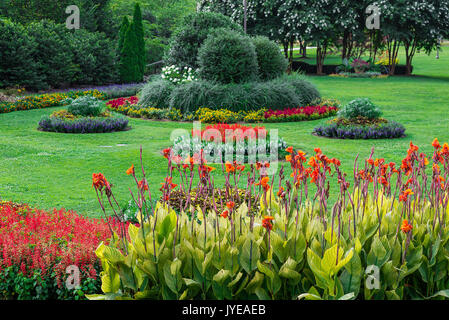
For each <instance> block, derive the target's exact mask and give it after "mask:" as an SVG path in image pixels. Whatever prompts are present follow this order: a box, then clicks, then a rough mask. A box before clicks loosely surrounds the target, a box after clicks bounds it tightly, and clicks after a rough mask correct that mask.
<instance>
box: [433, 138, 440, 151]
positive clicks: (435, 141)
mask: <svg viewBox="0 0 449 320" xmlns="http://www.w3.org/2000/svg"><path fill="white" fill-rule="evenodd" d="M432 146H433V147H434V148H435V149H436V150H439V149H440V148H441V145H440V142H439V141H438V139H437V138H435V140H433V142H432Z"/></svg>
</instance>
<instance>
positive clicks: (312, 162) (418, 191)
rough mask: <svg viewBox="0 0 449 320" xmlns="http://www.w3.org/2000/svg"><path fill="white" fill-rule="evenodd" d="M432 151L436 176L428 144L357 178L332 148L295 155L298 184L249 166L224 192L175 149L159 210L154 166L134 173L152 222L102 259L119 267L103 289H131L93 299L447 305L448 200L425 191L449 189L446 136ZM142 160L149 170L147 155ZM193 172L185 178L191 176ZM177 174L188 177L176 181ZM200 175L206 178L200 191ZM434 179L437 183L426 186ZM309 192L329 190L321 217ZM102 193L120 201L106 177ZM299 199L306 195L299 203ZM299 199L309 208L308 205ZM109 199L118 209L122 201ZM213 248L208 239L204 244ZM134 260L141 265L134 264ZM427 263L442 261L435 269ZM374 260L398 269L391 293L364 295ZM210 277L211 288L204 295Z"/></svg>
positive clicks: (392, 272) (104, 251) (105, 250)
mask: <svg viewBox="0 0 449 320" xmlns="http://www.w3.org/2000/svg"><path fill="white" fill-rule="evenodd" d="M432 145H433V148H434V154H433V160H432V161H433V169H432V170H433V174H431V175H427V173H426V170H425V169H426V167H427V166H429V165H430V161H431V160H429V159H430V158H427V156H426V155H425V154H424V153H419V152H418V150H419V147H418V146H416V145H414V144H413V143H410V148H409V149H408V150H407V156H406V157H405V158H404V159H403V160H402V165H401V166H400V168H399V167H398V168H396V164H395V163H394V162H388V161H387V160H386V159H383V158H382V159H378V158H373V153H371V155H370V156H369V158H367V159H365V160H361V168H364V169H359V166H358V165H357V164H358V160H357V159H356V161H355V163H356V165H357V166H356V168H357V170H355V171H354V175H353V176H352V177H350V178H349V177H348V176H346V175H345V174H343V172H342V171H341V170H340V166H341V162H340V161H339V160H338V159H336V158H330V157H328V156H326V155H324V154H323V153H322V151H321V149H320V148H316V149H315V151H314V155H309V156H310V159H309V160H307V158H306V156H307V154H306V153H305V152H303V151H301V150H295V149H294V148H292V147H289V148H287V149H286V151H287V153H288V154H289V155H288V156H287V161H288V162H289V165H290V166H291V167H292V170H293V173H292V175H291V176H290V177H286V176H284V174H283V171H282V170H281V171H280V172H279V173H278V174H276V175H273V176H272V177H270V176H269V175H267V173H266V171H263V170H262V168H263V165H258V166H251V167H250V168H245V167H243V168H241V165H238V164H231V163H227V164H226V166H223V168H222V171H221V172H222V173H221V174H223V175H224V176H226V177H227V179H225V182H224V186H223V187H221V186H219V185H217V184H215V183H214V177H215V178H216V175H215V173H214V171H215V170H214V169H213V167H210V166H209V165H208V164H206V163H205V162H204V161H202V160H199V161H197V162H195V163H193V162H190V161H187V162H184V161H183V160H188V159H189V158H187V159H181V161H179V162H178V161H177V160H176V159H177V157H178V156H177V155H176V154H173V153H172V152H171V151H170V150H167V152H166V154H165V155H166V157H167V158H168V159H169V160H170V161H169V162H168V166H169V168H168V172H169V174H168V175H167V176H166V177H165V179H164V180H163V181H162V182H161V188H160V189H161V192H162V197H161V199H160V202H159V203H158V204H157V205H153V204H152V203H151V201H149V200H148V197H147V195H146V193H147V191H148V193H149V197H150V199H151V192H150V191H149V188H148V180H147V178H146V175H145V170H143V169H142V170H141V171H140V170H139V171H138V172H137V170H135V169H134V165H133V166H131V167H130V168H129V169H128V170H127V172H126V173H127V174H128V175H130V176H131V179H132V180H134V181H135V183H136V188H137V192H136V193H134V194H133V201H134V202H135V205H136V207H137V208H138V210H137V211H138V212H139V216H138V219H139V221H143V223H142V224H141V225H140V226H138V227H136V226H134V225H129V227H128V228H129V229H128V234H129V239H124V241H119V242H116V243H115V245H107V244H102V245H101V246H100V247H99V248H98V249H97V251H96V253H97V256H98V257H99V259H101V261H102V262H103V263H107V264H108V266H110V267H109V268H107V269H106V270H104V274H105V275H107V277H105V279H104V280H103V284H105V283H106V281H109V280H106V279H115V278H120V279H121V280H122V283H123V284H124V286H125V287H126V288H127V290H125V291H123V290H121V289H120V287H119V282H118V280H117V283H116V285H112V286H103V287H102V289H103V293H102V294H93V295H87V297H88V298H89V299H94V300H103V299H107V298H108V297H111V296H112V295H113V296H114V297H115V298H133V299H146V298H151V299H180V298H188V299H205V298H208V299H296V298H299V299H304V298H305V299H312V300H316V299H355V298H364V299H393V298H396V299H413V298H420V299H423V298H424V299H428V298H436V297H445V296H446V293H445V292H446V291H445V289H444V288H445V285H444V281H441V280H442V279H444V275H442V274H440V275H439V277H438V279H439V280H437V279H435V280H433V281H432V283H433V285H434V286H435V287H432V288H430V287H429V285H430V284H429V278H428V275H430V274H432V273H433V272H435V269H436V268H439V270H440V271H439V272H442V273H443V274H446V273H447V268H442V269H441V267H440V266H441V265H446V264H447V261H446V258H445V257H444V254H443V253H444V251H445V249H444V246H434V245H433V244H432V243H433V241H437V242H438V241H439V240H438V239H439V237H440V236H443V237H444V238H446V237H447V235H445V233H446V231H445V230H446V228H444V227H443V225H442V224H443V223H444V221H446V220H445V219H446V218H445V219H444V220H442V219H437V216H438V211H439V210H441V209H442V208H443V206H444V203H441V202H440V200H441V199H444V198H441V199H440V198H438V199H434V202H433V200H432V199H430V200H429V199H427V198H425V197H423V195H424V194H427V193H428V192H430V193H432V194H435V195H440V194H441V193H440V190H447V189H448V187H449V182H446V181H445V179H444V178H442V176H441V175H444V174H447V172H446V171H447V168H448V166H447V163H448V162H449V146H448V145H447V144H444V145H443V146H441V144H440V143H439V142H438V140H437V139H435V140H434V141H433V143H432ZM140 161H141V163H143V162H142V161H143V159H142V152H141V160H140ZM183 163H185V165H182V164H183ZM439 163H441V164H444V169H443V167H441V169H440V167H439V166H438V164H439ZM359 164H360V163H359ZM181 166H183V167H184V169H183V170H179V168H181ZM176 168H178V169H176ZM173 169H175V170H176V171H178V172H179V177H178V178H176V180H175V176H172V173H173ZM245 170H249V174H248V175H247V176H246V175H245V174H242V172H243V171H245ZM443 171H444V172H443ZM417 172H420V173H421V174H420V176H418V175H416V173H417ZM197 174H198V175H199V177H200V180H199V182H198V184H197V187H194V184H193V181H194V180H195V175H197ZM219 174H220V173H219ZM219 174H218V175H219ZM329 174H335V175H336V176H338V182H337V183H338V185H339V190H340V195H341V197H340V198H339V200H338V201H337V204H336V205H335V206H334V208H333V210H334V214H333V215H322V214H320V212H323V211H324V210H325V209H324V208H325V207H326V206H327V202H328V194H327V192H326V189H327V188H328V186H327V183H326V182H327V181H329V180H328V179H329V178H328V175H329ZM245 176H246V177H247V178H246V179H247V182H246V184H247V186H248V188H247V189H245V190H243V192H242V190H240V189H239V188H238V183H237V181H238V179H240V178H244V177H245ZM373 177H374V178H375V179H373ZM140 179H141V180H140ZM427 179H429V181H428V183H422V182H423V181H426V180H427ZM274 180H277V181H274ZM396 180H397V182H398V184H397V185H396V187H394V186H393V185H392V183H393V182H394V181H396ZM350 183H351V184H353V186H354V187H350ZM371 184H372V185H373V186H374V190H382V196H380V195H379V193H377V194H376V192H374V193H373V192H372V191H371ZM195 185H196V183H195ZM308 185H315V186H316V188H317V193H316V195H317V197H319V200H320V201H319V202H318V204H317V206H318V208H317V210H313V209H311V207H312V206H313V204H312V202H311V200H307V199H309V197H313V194H308V193H307V191H306V190H307V189H308ZM94 186H95V188H96V189H97V191H98V192H99V193H101V194H104V195H106V196H107V198H108V199H112V198H113V190H112V189H111V184H110V182H109V181H108V180H107V179H106V177H104V176H101V179H97V177H94ZM230 190H234V191H232V192H231V191H230ZM412 190H413V191H412ZM216 192H217V193H219V195H220V196H219V197H218V198H217V197H216ZM299 194H301V197H304V198H301V199H300V200H297V199H298V198H297V197H298V196H299ZM398 196H399V197H398ZM441 196H442V195H441ZM172 197H173V198H172ZM437 197H439V196H437ZM98 200H99V202H100V206H101V208H103V206H104V203H105V201H106V200H105V199H103V198H102V197H100V196H99V197H98ZM172 200H175V202H171V201H172ZM176 200H177V201H179V202H178V203H176ZM292 200H294V201H292ZM297 201H301V203H303V205H302V206H299V205H298V203H297ZM303 201H305V202H303ZM430 201H432V204H433V205H435V207H433V206H432V205H431V203H430ZM109 203H110V204H111V206H112V207H114V206H115V204H114V202H112V201H110V202H109ZM379 206H380V207H381V208H382V210H381V211H380V210H379ZM171 208H175V211H174V210H171ZM182 208H183V209H182ZM189 208H190V209H189ZM424 208H427V209H426V210H423V209H424ZM103 210H104V209H103ZM326 226H327V227H326ZM145 230H148V231H150V230H153V232H148V231H145ZM298 230H305V231H306V232H303V231H298ZM322 236H324V239H325V240H326V242H324V243H322V242H321V241H322V240H323V239H322ZM432 239H435V240H432ZM201 241H204V242H203V244H202V245H199V243H201ZM145 246H146V247H147V248H150V247H151V246H153V248H154V246H163V247H164V250H166V254H163V253H162V252H161V251H153V253H152V254H151V255H148V253H147V252H146V251H145V249H144V248H145ZM124 252H127V253H124ZM130 256H132V257H137V258H134V259H129V258H128V257H130ZM154 257H158V259H157V260H155V259H154ZM329 261H331V263H329ZM335 261H338V262H335ZM376 261H377V262H376ZM423 261H435V263H432V264H429V263H425V264H424V265H423ZM372 263H374V264H375V265H378V264H380V265H381V266H382V267H383V268H384V269H385V270H386V271H387V272H388V277H387V279H388V280H387V281H386V282H383V283H382V285H381V286H380V287H379V289H376V290H374V291H371V290H363V283H364V281H363V279H364V278H363V274H364V270H365V269H366V268H367V267H368V266H369V265H371V264H372ZM354 264H355V265H354ZM121 265H125V266H126V267H127V269H126V270H128V271H127V272H126V273H125V274H124V273H123V272H118V270H120V268H119V266H121ZM442 270H445V271H442ZM206 281H207V282H208V283H209V285H207V286H205V287H204V288H203V289H201V284H202V283H206ZM107 283H110V282H107ZM409 283H414V284H415V285H414V286H413V287H412V286H409V285H407V284H409Z"/></svg>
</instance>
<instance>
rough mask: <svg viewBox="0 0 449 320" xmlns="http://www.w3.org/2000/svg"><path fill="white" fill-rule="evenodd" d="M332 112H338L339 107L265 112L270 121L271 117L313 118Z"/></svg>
mask: <svg viewBox="0 0 449 320" xmlns="http://www.w3.org/2000/svg"><path fill="white" fill-rule="evenodd" d="M332 111H337V107H328V106H306V107H299V108H287V109H283V110H271V109H270V110H268V111H266V112H265V119H269V118H271V117H279V118H287V117H290V116H294V115H305V116H308V117H309V116H311V115H314V114H317V115H322V114H326V113H329V112H332Z"/></svg>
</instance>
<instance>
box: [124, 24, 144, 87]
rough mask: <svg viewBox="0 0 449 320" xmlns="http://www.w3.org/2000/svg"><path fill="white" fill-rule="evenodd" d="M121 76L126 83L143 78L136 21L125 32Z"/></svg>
mask: <svg viewBox="0 0 449 320" xmlns="http://www.w3.org/2000/svg"><path fill="white" fill-rule="evenodd" d="M120 78H121V79H122V81H123V82H124V83H129V82H140V81H142V80H143V75H142V73H141V72H140V66H139V51H138V48H137V38H136V34H135V29H134V23H131V24H130V25H129V26H128V29H127V30H126V33H125V40H124V41H123V48H122V51H121V54H120Z"/></svg>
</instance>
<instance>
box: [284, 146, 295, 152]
mask: <svg viewBox="0 0 449 320" xmlns="http://www.w3.org/2000/svg"><path fill="white" fill-rule="evenodd" d="M285 151H287V152H288V153H293V147H288V148H287V149H285Z"/></svg>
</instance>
